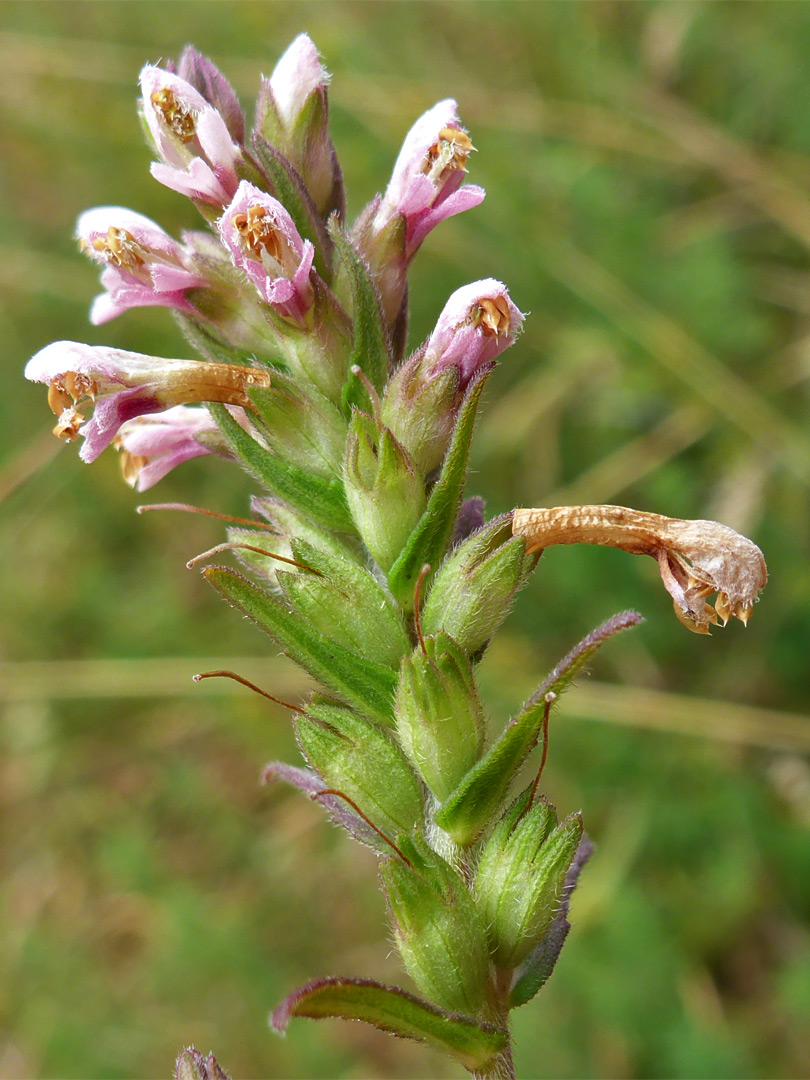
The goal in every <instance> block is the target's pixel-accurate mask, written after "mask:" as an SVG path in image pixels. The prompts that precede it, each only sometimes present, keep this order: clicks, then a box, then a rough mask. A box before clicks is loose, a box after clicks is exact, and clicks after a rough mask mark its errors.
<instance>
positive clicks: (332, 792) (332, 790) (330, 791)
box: [312, 788, 416, 871]
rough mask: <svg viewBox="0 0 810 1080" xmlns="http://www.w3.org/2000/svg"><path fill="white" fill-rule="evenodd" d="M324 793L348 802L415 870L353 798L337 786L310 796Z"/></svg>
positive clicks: (320, 797) (320, 795) (405, 856)
mask: <svg viewBox="0 0 810 1080" xmlns="http://www.w3.org/2000/svg"><path fill="white" fill-rule="evenodd" d="M324 795H337V797H338V798H339V799H344V800H345V801H346V802H347V803H348V804H349V806H351V808H352V810H354V812H355V813H356V814H357V815H358V817H361V818H362V819H363V821H365V823H366V825H368V826H369V827H370V828H372V829H373V830H374V832H375V833H377V835H378V836H379V837H381V838H382V839H383V840H384V841H385V842H386V844H388V846H389V847H392V848H393V849H394V851H395V852H396V853H397V855H399V857H400V859H402V861H403V862H404V863H407V864H408V866H410V868H411V870H414V871H415V870H416V867H415V866H414V865H413V863H412V862H411V860H410V859H409V858H408V856H407V855H405V854H404V852H402V851H400V849H399V848H398V847H397V845H396V844H395V843H394V841H393V840H392V839H391V837H390V836H386V835H385V833H384V832H383V831H382V829H380V828H379V827H378V826H377V825H375V824H374V822H373V821H372V820H371V818H370V817H369V816H368V814H364V813H363V811H362V810H361V809H360V807H359V806H358V805H357V803H356V802H355V801H354V799H350V798H349V796H348V795H346V794H345V792H343V791H338V790H337V788H326V789H325V790H324V791H316V792H315V794H314V795H313V796H312V798H313V799H322V798H323V796H324Z"/></svg>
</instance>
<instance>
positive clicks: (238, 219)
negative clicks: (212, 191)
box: [219, 180, 315, 326]
mask: <svg viewBox="0 0 810 1080" xmlns="http://www.w3.org/2000/svg"><path fill="white" fill-rule="evenodd" d="M219 231H220V235H221V236H222V240H223V243H224V244H225V246H226V247H227V249H228V251H229V252H230V253H231V258H232V259H233V261H234V264H235V265H236V266H237V267H238V268H239V269H240V270H243V271H244V272H245V274H246V275H247V276H248V277H249V278H250V280H251V281H252V282H253V284H254V285H255V286H256V288H257V289H258V291H259V295H260V296H261V298H262V299H263V300H264V301H265V302H266V303H268V304H270V305H271V307H273V308H275V310H276V311H277V312H278V313H279V314H280V315H282V316H284V318H287V319H291V320H293V321H294V322H296V323H298V324H299V325H301V326H303V325H304V322H305V319H306V315H307V312H308V311H309V309H310V308H311V307H312V304H313V302H314V299H315V294H314V290H313V287H312V283H311V282H310V271H311V269H312V260H313V258H314V256H315V248H314V246H313V244H312V242H311V241H310V240H302V239H301V236H300V234H299V232H298V230H297V229H296V227H295V225H294V223H293V220H292V218H291V217H290V215H289V214H288V213H287V211H286V210H285V209H284V207H283V206H282V205H281V203H280V202H279V201H278V200H277V199H274V198H273V197H272V196H271V195H268V194H266V192H264V191H261V190H260V189H259V188H257V187H254V186H253V184H249V183H248V182H247V180H243V181H242V183H241V184H240V185H239V188H238V190H237V192H236V196H235V198H234V200H233V202H232V203H231V204H230V206H228V207H227V208H226V210H225V213H224V214H223V215H222V217H221V218H220V220H219Z"/></svg>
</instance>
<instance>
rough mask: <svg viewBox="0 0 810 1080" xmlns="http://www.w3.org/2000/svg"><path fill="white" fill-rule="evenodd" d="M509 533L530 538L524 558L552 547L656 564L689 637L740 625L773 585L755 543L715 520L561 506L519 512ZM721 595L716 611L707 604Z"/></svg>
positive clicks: (623, 509) (619, 508) (614, 508)
mask: <svg viewBox="0 0 810 1080" xmlns="http://www.w3.org/2000/svg"><path fill="white" fill-rule="evenodd" d="M512 532H513V534H514V535H515V536H525V537H526V550H527V552H532V551H541V550H542V549H543V548H546V547H551V546H552V545H554V544H604V545H607V546H609V547H618V548H622V550H624V551H629V552H631V553H632V554H634V555H652V556H653V558H654V559H657V561H658V566H659V569H660V571H661V578H662V580H663V582H664V585H665V586H666V588H667V591H668V592H669V594H670V596H671V597H672V599H673V602H674V607H675V614H676V615H677V616H678V618H679V619H680V620H681V622H682V623H683V624H684V626H688V627H689V629H690V630H694V631H695V633H697V634H708V633H709V626H710V624H712V623H715V624H716V623H717V621H718V618H719V619H720V620H722V623H723V625H724V626H725V624H726V623H727V622H728V620H729V619H730V618H732V617H734V616H736V618H738V619H739V620H740V621H741V622H742V623H743V624H747V623H748V620H749V618H750V617H751V612H752V610H753V606H754V604H755V603H756V601H757V598H758V597H759V594H760V592H761V590H762V589H764V588H765V583H766V582H767V580H768V568H767V567H766V565H765V559H764V558H763V555H762V552H761V551H760V550H759V548H758V547H757V545H756V544H754V543H753V542H752V541H751V540H748V539H746V537H744V536H741V535H740V533H738V532H735V531H734V529H730V528H729V527H728V526H727V525H721V524H720V523H719V522H717V521H684V520H682V519H680V518H670V517H664V516H663V515H662V514H649V513H646V512H644V511H643V510H631V509H630V508H629V507H627V506H556V507H552V508H550V509H546V508H543V507H539V508H534V509H518V510H515V511H514V514H513V518H512ZM712 593H717V598H716V599H715V602H714V607H712V606H711V604H709V603H708V602H707V599H706V598H707V597H709V596H711V595H712Z"/></svg>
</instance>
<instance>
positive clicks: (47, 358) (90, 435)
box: [25, 341, 270, 462]
mask: <svg viewBox="0 0 810 1080" xmlns="http://www.w3.org/2000/svg"><path fill="white" fill-rule="evenodd" d="M25 377H26V379H30V380H31V381H32V382H42V383H48V404H49V405H50V406H51V409H52V410H53V412H54V413H55V414H56V415H57V416H58V417H59V422H58V423H57V425H56V427H55V428H54V435H56V436H58V437H59V438H60V439H68V440H73V439H75V438H76V436H77V435H79V434H81V435H82V436H84V445H83V446H82V448H81V450H80V451H79V457H80V458H81V459H82V460H83V461H88V462H89V461H95V459H96V458H97V457H98V456H99V454H100V453H101V452H102V450H104V449H106V447H108V446H109V445H110V443H111V442H112V441H113V439H114V438H115V436H116V435H117V433H118V431H119V429H120V428H121V426H122V424H124V423H126V421H128V420H132V419H134V418H135V417H136V416H144V415H146V414H148V413H155V412H161V411H163V410H164V409H167V408H169V407H171V406H173V405H185V404H189V403H191V402H199V401H220V402H223V403H225V404H228V405H239V406H242V407H249V406H250V400H249V398H248V395H247V390H248V388H249V387H251V386H269V385H270V375H269V373H268V372H267V371H265V370H264V369H261V368H249V367H239V366H237V365H235V364H209V363H205V362H203V361H199V360H164V359H161V358H159V357H156V356H143V355H142V354H141V353H132V352H126V351H124V350H123V349H109V348H107V347H106V346H104V345H83V344H81V343H80V342H78V341H55V342H53V343H52V344H51V345H47V346H46V347H45V348H44V349H40V351H39V352H38V353H36V355H35V356H32V357H31V359H30V360H29V361H28V364H27V365H26V368H25ZM94 405H95V411H94V413H93V417H92V419H91V420H89V421H88V422H87V423H85V417H84V411H83V410H85V409H87V408H91V407H92V406H94Z"/></svg>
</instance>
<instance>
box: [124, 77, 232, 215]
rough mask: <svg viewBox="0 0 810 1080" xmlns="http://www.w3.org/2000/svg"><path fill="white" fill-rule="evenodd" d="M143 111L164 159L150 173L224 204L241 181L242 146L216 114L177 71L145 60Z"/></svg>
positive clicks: (189, 193) (182, 189)
mask: <svg viewBox="0 0 810 1080" xmlns="http://www.w3.org/2000/svg"><path fill="white" fill-rule="evenodd" d="M141 93H142V109H143V116H144V120H145V121H146V124H147V126H148V128H149V131H150V134H151V136H152V139H153V141H154V144H155V147H156V149H157V151H158V153H159V154H160V156H161V157H162V158H163V161H162V162H153V164H152V175H153V176H154V177H155V179H156V180H158V181H160V183H161V184H165V185H166V187H169V188H172V190H173V191H179V192H180V193H181V194H182V195H187V196H188V197H189V198H191V199H199V200H202V201H203V202H208V203H214V204H215V205H217V206H223V205H224V204H225V203H227V202H229V200H230V199H231V198H232V197H233V194H234V192H235V191H236V188H237V185H238V183H239V177H238V176H237V172H236V165H237V162H238V161H239V159H240V157H241V156H242V150H241V148H240V147H239V146H238V145H237V144H236V143H235V142H234V141H233V139H232V138H231V135H230V132H229V131H228V126H227V124H226V123H225V121H224V120H223V118H222V116H221V115H220V113H219V112H218V111H217V109H215V108H214V107H213V106H212V105H210V104H209V103H208V102H207V101H206V100H205V98H204V97H203V96H202V94H200V93H198V92H197V91H196V90H195V89H194V87H193V86H192V85H191V84H190V83H188V82H186V80H185V79H181V78H180V77H179V76H178V75H173V74H172V73H171V72H168V71H164V70H163V69H162V68H159V67H154V66H152V65H151V64H150V65H147V66H146V67H145V68H144V69H143V71H142V72H141Z"/></svg>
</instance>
